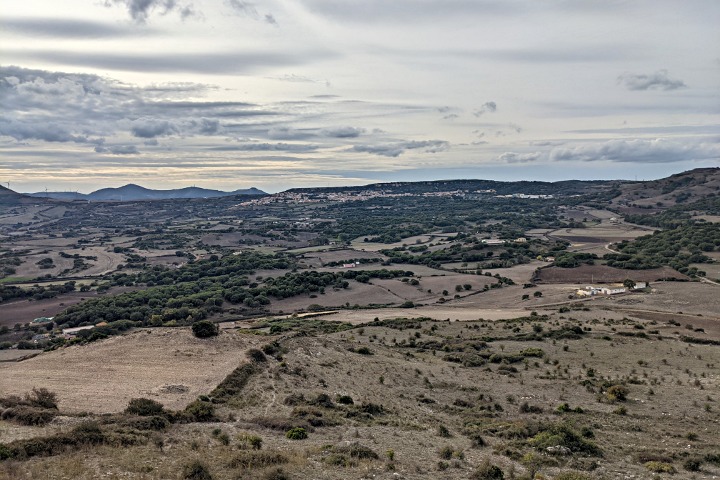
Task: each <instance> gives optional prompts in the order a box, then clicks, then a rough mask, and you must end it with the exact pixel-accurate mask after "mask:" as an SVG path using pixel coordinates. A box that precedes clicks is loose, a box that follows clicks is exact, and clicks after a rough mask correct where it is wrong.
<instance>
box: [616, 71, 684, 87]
mask: <svg viewBox="0 0 720 480" xmlns="http://www.w3.org/2000/svg"><path fill="white" fill-rule="evenodd" d="M617 81H618V83H619V84H622V85H624V86H625V88H627V89H628V90H677V89H678V88H684V87H686V86H687V85H685V82H683V81H682V80H677V79H673V78H670V77H669V75H668V71H667V70H658V71H657V72H655V73H651V74H631V73H625V74H623V75H620V76H619V77H618V79H617Z"/></svg>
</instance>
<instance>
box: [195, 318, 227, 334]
mask: <svg viewBox="0 0 720 480" xmlns="http://www.w3.org/2000/svg"><path fill="white" fill-rule="evenodd" d="M192 332H193V335H195V336H196V337H197V338H209V337H216V336H217V335H218V334H219V333H220V328H219V327H218V326H217V325H216V324H214V323H213V322H211V321H209V320H200V321H199V322H195V323H193V325H192Z"/></svg>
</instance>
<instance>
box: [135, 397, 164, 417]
mask: <svg viewBox="0 0 720 480" xmlns="http://www.w3.org/2000/svg"><path fill="white" fill-rule="evenodd" d="M163 412H164V407H163V404H162V403H160V402H156V401H155V400H152V399H150V398H132V399H130V401H129V402H128V406H127V408H125V413H129V414H131V415H140V416H141V417H145V416H152V415H161V414H162V413H163Z"/></svg>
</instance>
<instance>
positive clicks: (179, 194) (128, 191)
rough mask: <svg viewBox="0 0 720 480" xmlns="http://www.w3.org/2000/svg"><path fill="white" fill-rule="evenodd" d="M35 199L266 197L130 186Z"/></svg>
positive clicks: (247, 192)
mask: <svg viewBox="0 0 720 480" xmlns="http://www.w3.org/2000/svg"><path fill="white" fill-rule="evenodd" d="M30 195H31V196H33V197H46V198H54V199H57V200H87V201H91V202H102V201H120V202H122V201H137V200H169V199H173V198H217V197H228V196H232V195H266V193H265V192H263V191H262V190H258V189H257V188H254V187H253V188H246V189H239V190H235V191H232V192H223V191H221V190H211V189H207V188H200V187H185V188H178V189H174V190H153V189H150V188H145V187H141V186H140V185H134V184H132V183H131V184H128V185H125V186H122V187H118V188H102V189H100V190H96V191H94V192H92V193H90V194H87V195H85V194H83V193H76V192H38V193H31V194H30Z"/></svg>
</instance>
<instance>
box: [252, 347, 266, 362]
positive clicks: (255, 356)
mask: <svg viewBox="0 0 720 480" xmlns="http://www.w3.org/2000/svg"><path fill="white" fill-rule="evenodd" d="M247 356H248V358H249V359H250V360H251V361H253V362H267V357H265V354H264V353H263V352H261V351H260V350H258V349H257V348H251V349H250V350H248V352H247Z"/></svg>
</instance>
